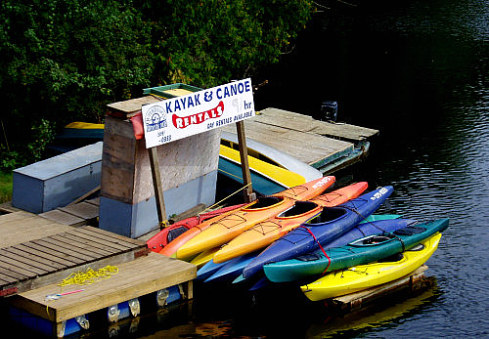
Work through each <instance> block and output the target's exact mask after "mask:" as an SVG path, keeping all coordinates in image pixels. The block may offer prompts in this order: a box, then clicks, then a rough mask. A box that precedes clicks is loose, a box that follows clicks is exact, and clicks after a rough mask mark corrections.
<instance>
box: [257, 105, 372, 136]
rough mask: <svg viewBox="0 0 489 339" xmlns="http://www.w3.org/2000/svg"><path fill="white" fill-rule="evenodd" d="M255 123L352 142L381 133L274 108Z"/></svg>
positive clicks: (263, 113) (266, 109)
mask: <svg viewBox="0 0 489 339" xmlns="http://www.w3.org/2000/svg"><path fill="white" fill-rule="evenodd" d="M255 121H257V122H261V123H265V124H271V125H277V126H281V127H288V128H290V129H294V130H297V131H302V132H312V133H316V134H320V135H323V136H328V137H334V138H340V139H344V140H350V141H361V140H364V139H366V138H370V137H372V136H374V135H377V134H378V133H379V131H378V130H376V129H373V128H367V127H361V126H356V125H351V124H346V123H341V122H340V123H336V122H328V121H320V120H315V119H313V118H312V117H311V116H307V115H304V114H300V113H296V112H291V111H287V110H283V109H278V108H274V107H269V108H265V109H264V110H262V111H260V114H258V115H257V116H256V118H255Z"/></svg>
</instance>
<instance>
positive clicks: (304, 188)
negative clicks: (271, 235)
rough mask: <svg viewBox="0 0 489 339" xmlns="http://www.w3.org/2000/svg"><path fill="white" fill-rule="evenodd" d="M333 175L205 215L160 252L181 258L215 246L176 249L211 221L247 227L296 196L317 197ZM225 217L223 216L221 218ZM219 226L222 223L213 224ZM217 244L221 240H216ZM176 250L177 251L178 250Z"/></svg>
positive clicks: (280, 210)
mask: <svg viewBox="0 0 489 339" xmlns="http://www.w3.org/2000/svg"><path fill="white" fill-rule="evenodd" d="M335 180H336V178H335V177H334V176H327V177H323V178H319V179H316V180H313V181H310V182H307V183H305V184H302V185H298V186H294V187H291V188H289V189H286V190H284V191H282V192H278V193H276V194H273V195H271V196H268V197H263V198H258V199H257V200H255V201H254V202H252V203H250V204H249V205H246V206H244V207H243V208H240V209H237V210H234V211H232V212H229V213H224V214H221V215H220V216H218V217H216V218H212V219H208V220H206V221H204V222H203V223H201V224H200V225H197V226H195V227H193V228H191V229H189V230H188V231H186V232H185V233H183V234H181V235H180V236H178V237H177V238H175V239H173V241H171V242H170V243H168V244H167V245H166V246H165V247H164V248H163V249H162V250H161V251H160V252H159V253H160V254H164V255H166V256H175V257H177V258H180V259H188V258H190V257H192V255H195V254H198V253H200V252H202V251H204V250H206V249H209V248H212V247H215V246H216V245H209V246H205V247H203V248H199V249H197V250H193V249H192V250H191V251H187V252H186V251H185V250H184V251H180V250H179V249H180V248H181V247H182V246H183V245H184V244H186V243H187V242H189V241H190V240H191V239H193V238H194V237H196V236H197V235H199V234H200V233H201V232H203V231H204V230H206V229H208V228H209V227H211V226H213V225H216V224H218V225H227V226H228V227H229V228H230V229H232V228H234V227H238V228H243V229H244V228H245V227H246V228H249V227H252V226H253V225H255V224H256V223H259V222H261V221H264V220H266V219H268V218H270V217H272V216H274V215H277V214H278V213H280V212H283V211H285V210H286V209H287V208H289V207H291V206H292V205H293V204H294V201H296V200H307V199H311V198H314V197H317V196H318V195H319V194H321V193H322V192H324V191H325V190H326V189H327V188H328V187H330V186H331V185H332V184H333V183H334V182H335ZM224 219H225V220H224ZM216 227H221V226H216ZM238 228H236V229H238ZM219 245H220V244H219ZM177 251H178V252H177Z"/></svg>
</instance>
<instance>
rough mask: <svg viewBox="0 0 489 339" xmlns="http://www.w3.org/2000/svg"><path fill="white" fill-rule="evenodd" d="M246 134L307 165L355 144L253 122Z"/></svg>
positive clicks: (341, 151)
mask: <svg viewBox="0 0 489 339" xmlns="http://www.w3.org/2000/svg"><path fill="white" fill-rule="evenodd" d="M224 130H226V131H229V132H231V133H233V129H232V128H229V127H228V126H225V127H224ZM245 133H246V136H247V137H248V138H251V139H254V140H256V141H258V142H261V143H263V144H265V145H268V146H271V147H274V148H276V149H279V150H281V151H283V152H284V153H287V154H289V155H291V156H293V157H295V158H296V159H298V160H301V161H302V162H305V163H307V164H313V163H316V162H319V161H321V160H323V159H324V158H327V157H331V156H334V155H335V154H338V153H341V154H342V153H345V152H348V151H351V150H352V149H353V144H352V143H349V142H345V141H342V140H335V139H329V140H325V139H326V138H325V137H323V136H320V135H316V134H312V133H305V132H299V131H295V130H291V129H289V128H284V127H281V126H272V125H266V124H262V123H259V122H256V121H252V120H250V121H245ZM284 145H286V147H284Z"/></svg>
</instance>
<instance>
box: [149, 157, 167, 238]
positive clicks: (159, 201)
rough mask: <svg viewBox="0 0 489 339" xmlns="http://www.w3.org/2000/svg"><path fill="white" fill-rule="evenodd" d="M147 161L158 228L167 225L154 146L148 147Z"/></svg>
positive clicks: (158, 165)
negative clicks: (153, 190)
mask: <svg viewBox="0 0 489 339" xmlns="http://www.w3.org/2000/svg"><path fill="white" fill-rule="evenodd" d="M148 152H149V161H150V163H151V175H152V176H153V186H154V188H155V199H156V209H157V211H158V220H159V222H160V228H164V227H166V226H167V224H168V223H167V220H168V219H167V217H166V208H165V200H164V198H163V187H162V184H161V176H160V164H159V161H158V152H157V149H156V147H152V148H150V149H148Z"/></svg>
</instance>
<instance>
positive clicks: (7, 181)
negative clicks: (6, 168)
mask: <svg viewBox="0 0 489 339" xmlns="http://www.w3.org/2000/svg"><path fill="white" fill-rule="evenodd" d="M12 183H13V182H12V173H3V172H0V203H2V204H3V203H4V202H8V201H10V200H12Z"/></svg>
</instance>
